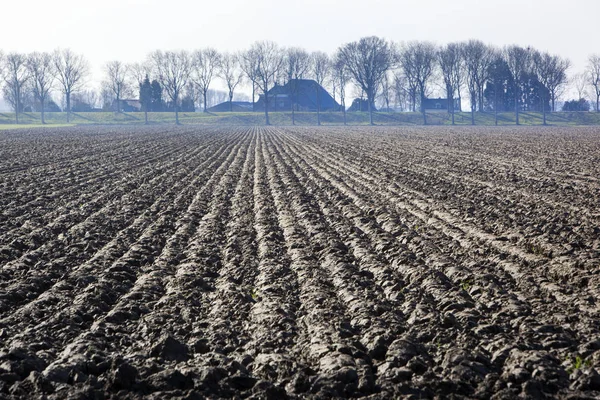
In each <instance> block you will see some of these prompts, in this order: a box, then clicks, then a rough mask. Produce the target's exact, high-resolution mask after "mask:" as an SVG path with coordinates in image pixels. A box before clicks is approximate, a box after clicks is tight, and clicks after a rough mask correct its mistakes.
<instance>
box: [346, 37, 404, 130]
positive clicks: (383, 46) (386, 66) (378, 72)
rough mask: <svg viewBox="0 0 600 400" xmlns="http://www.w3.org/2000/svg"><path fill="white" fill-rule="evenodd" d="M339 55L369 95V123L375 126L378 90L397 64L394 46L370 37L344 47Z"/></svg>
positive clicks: (383, 40)
mask: <svg viewBox="0 0 600 400" xmlns="http://www.w3.org/2000/svg"><path fill="white" fill-rule="evenodd" d="M338 54H339V57H340V58H341V59H342V60H343V63H344V65H345V66H346V68H347V71H348V72H349V74H350V76H351V77H352V79H353V80H354V82H355V83H356V84H357V85H358V86H359V87H360V88H361V89H362V90H363V91H364V92H365V93H366V94H367V99H368V103H369V122H370V124H371V125H374V124H373V107H374V103H375V97H376V95H377V89H378V88H379V86H380V85H381V81H382V80H383V78H384V76H385V74H386V73H387V71H389V70H390V69H391V68H392V66H393V65H394V62H395V53H394V49H393V47H392V45H391V44H390V43H389V42H388V41H386V40H385V39H382V38H379V37H377V36H369V37H364V38H361V39H360V40H359V41H358V42H351V43H347V44H345V45H343V46H342V47H340V49H339V50H338Z"/></svg>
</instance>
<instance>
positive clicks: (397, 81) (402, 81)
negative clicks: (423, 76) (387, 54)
mask: <svg viewBox="0 0 600 400" xmlns="http://www.w3.org/2000/svg"><path fill="white" fill-rule="evenodd" d="M393 85H394V87H393V89H394V103H395V105H396V107H399V108H400V110H401V111H411V110H412V106H413V103H412V100H413V96H411V93H410V89H409V86H408V79H407V78H406V76H404V74H403V73H400V72H395V73H394V82H393ZM415 93H416V92H415Z"/></svg>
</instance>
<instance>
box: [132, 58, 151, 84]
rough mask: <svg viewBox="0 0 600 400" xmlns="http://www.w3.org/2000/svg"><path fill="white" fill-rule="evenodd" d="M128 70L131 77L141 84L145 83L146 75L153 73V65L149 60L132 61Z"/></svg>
mask: <svg viewBox="0 0 600 400" xmlns="http://www.w3.org/2000/svg"><path fill="white" fill-rule="evenodd" d="M127 72H128V73H129V77H130V79H131V80H133V81H134V82H135V83H136V84H137V86H138V87H139V86H141V85H142V84H143V83H144V80H145V79H146V77H150V75H152V65H150V64H148V63H147V62H144V63H131V64H129V65H127Z"/></svg>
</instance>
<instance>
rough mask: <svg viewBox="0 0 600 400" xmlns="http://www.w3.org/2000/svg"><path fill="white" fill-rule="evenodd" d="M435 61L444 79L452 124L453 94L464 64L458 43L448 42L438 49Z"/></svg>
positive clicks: (456, 88)
mask: <svg viewBox="0 0 600 400" xmlns="http://www.w3.org/2000/svg"><path fill="white" fill-rule="evenodd" d="M437 61H438V64H439V66H440V70H441V71H442V77H443V79H444V87H445V89H446V98H447V99H448V112H449V113H451V115H452V125H454V124H455V121H454V112H455V107H454V95H455V93H456V92H457V91H458V86H459V85H460V77H461V76H462V68H463V65H464V64H463V57H462V53H461V48H460V45H459V44H457V43H449V44H448V45H446V46H445V47H443V48H441V49H439V50H438V53H437Z"/></svg>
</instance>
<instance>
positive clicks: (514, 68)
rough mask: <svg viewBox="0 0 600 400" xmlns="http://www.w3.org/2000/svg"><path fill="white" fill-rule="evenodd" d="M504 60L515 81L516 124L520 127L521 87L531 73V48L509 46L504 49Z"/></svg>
mask: <svg viewBox="0 0 600 400" xmlns="http://www.w3.org/2000/svg"><path fill="white" fill-rule="evenodd" d="M504 58H505V61H506V64H507V65H508V70H509V71H510V73H511V74H512V76H513V80H514V95H515V123H516V124H517V125H519V106H520V104H521V97H522V93H521V86H522V84H523V79H524V76H525V75H526V74H528V73H529V72H530V71H531V51H530V49H529V48H524V47H521V46H517V45H512V46H507V47H505V48H504Z"/></svg>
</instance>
